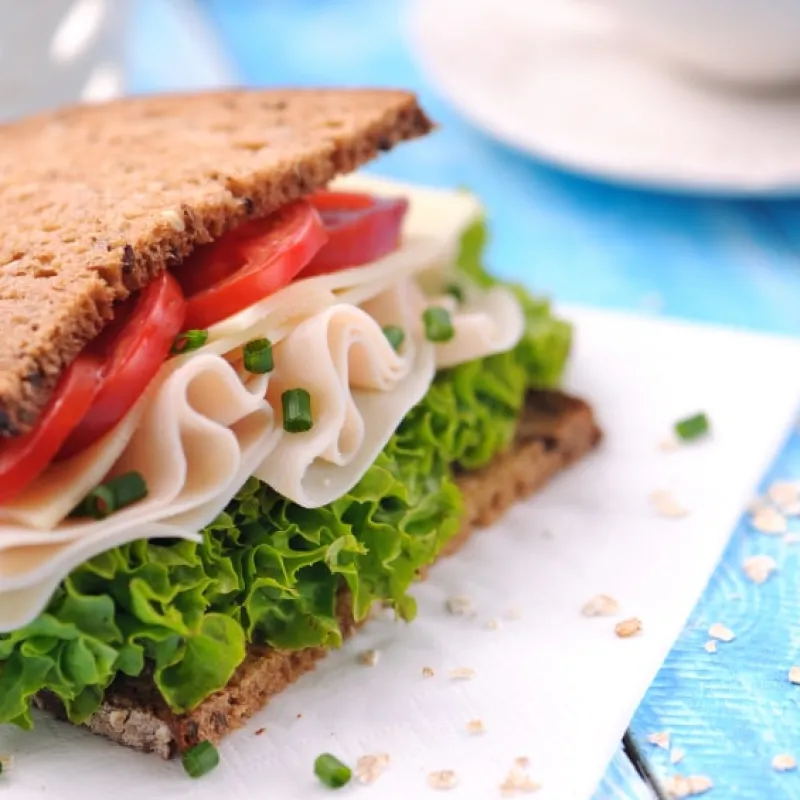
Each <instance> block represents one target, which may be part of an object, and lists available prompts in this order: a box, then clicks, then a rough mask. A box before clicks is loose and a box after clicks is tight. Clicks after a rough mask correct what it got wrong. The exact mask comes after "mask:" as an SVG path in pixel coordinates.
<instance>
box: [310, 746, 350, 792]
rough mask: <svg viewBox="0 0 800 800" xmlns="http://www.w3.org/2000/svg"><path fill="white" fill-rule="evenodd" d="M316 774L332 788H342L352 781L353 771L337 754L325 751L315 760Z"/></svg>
mask: <svg viewBox="0 0 800 800" xmlns="http://www.w3.org/2000/svg"><path fill="white" fill-rule="evenodd" d="M314 774H315V775H316V776H317V777H318V778H319V779H320V780H321V781H322V782H323V783H324V784H325V785H326V786H327V787H329V788H330V789H341V788H342V786H346V785H347V784H348V783H350V778H352V777H353V771H352V770H351V769H350V767H348V766H347V764H342V762H341V761H339V759H338V758H336V756H332V755H331V754H330V753H323V754H322V755H321V756H317V760H316V761H315V762H314Z"/></svg>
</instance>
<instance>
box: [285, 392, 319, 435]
mask: <svg viewBox="0 0 800 800" xmlns="http://www.w3.org/2000/svg"><path fill="white" fill-rule="evenodd" d="M281 405H282V406H283V429H284V430H285V431H286V432H287V433H305V431H310V430H311V429H312V428H313V427H314V420H312V419H311V395H310V394H309V393H308V392H307V391H306V390H305V389H289V390H287V391H285V392H284V393H283V395H281Z"/></svg>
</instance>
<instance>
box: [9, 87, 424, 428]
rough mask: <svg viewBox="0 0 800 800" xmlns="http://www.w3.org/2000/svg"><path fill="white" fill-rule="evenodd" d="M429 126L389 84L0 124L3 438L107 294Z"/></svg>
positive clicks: (231, 96)
mask: <svg viewBox="0 0 800 800" xmlns="http://www.w3.org/2000/svg"><path fill="white" fill-rule="evenodd" d="M431 129H432V123H431V121H430V120H429V119H428V118H427V116H426V115H425V113H424V112H423V111H422V109H421V108H420V107H419V105H418V103H417V100H416V98H415V97H414V95H412V94H409V93H407V92H402V91H394V90H381V89H376V90H366V89H365V90H356V89H347V90H336V89H323V90H305V89H304V90H267V91H264V90H260V91H258V90H232V91H222V92H214V93H202V94H186V95H160V96H155V97H139V98H131V99H125V100H121V101H116V102H112V103H108V104H104V105H96V106H77V107H73V108H68V109H64V110H61V111H57V112H54V113H48V114H44V115H40V116H37V117H32V118H29V119H27V120H24V121H21V122H17V123H12V124H9V125H5V126H0V220H2V222H0V437H10V436H15V435H18V434H20V433H24V432H25V431H26V430H29V429H30V427H31V426H32V425H33V423H34V422H35V421H36V419H37V417H38V415H39V413H40V412H41V410H42V408H43V406H44V404H45V403H46V401H47V399H48V398H49V396H50V395H51V394H52V391H53V388H54V386H55V384H56V382H57V380H58V378H59V376H60V375H61V373H62V372H63V370H64V369H65V367H66V366H67V365H68V364H69V363H70V362H71V361H72V360H73V359H74V358H75V356H76V355H77V354H78V353H79V352H80V350H81V348H82V347H83V346H84V345H85V344H86V343H87V342H89V341H91V339H92V338H94V337H95V336H96V335H97V334H98V332H99V331H100V330H101V329H102V327H103V325H104V324H105V323H106V322H108V321H109V320H110V319H111V318H112V316H113V311H112V306H113V304H114V303H115V302H116V301H119V300H122V299H124V298H125V297H126V296H127V295H128V294H129V293H130V292H132V291H135V290H136V289H139V288H141V287H142V286H144V285H145V284H147V283H148V281H150V280H151V279H152V278H153V277H154V276H155V275H156V274H158V273H159V272H161V271H162V270H164V269H168V268H169V267H171V266H173V265H175V264H177V263H179V262H180V261H181V260H182V259H184V258H185V257H186V256H187V255H188V254H189V253H190V252H191V251H192V250H193V249H194V248H195V247H196V246H197V245H199V244H203V243H207V242H209V241H212V240H214V239H216V238H218V237H219V236H220V235H221V234H222V233H224V232H225V231H226V230H229V229H230V228H232V227H234V226H236V225H237V224H239V223H240V222H242V221H243V220H245V219H248V218H253V217H260V216H265V215H267V214H269V213H270V212H272V211H274V210H275V209H277V208H279V207H280V206H282V205H284V204H285V203H287V202H289V201H291V200H293V199H296V198H297V197H299V196H302V195H305V194H308V193H309V192H312V191H314V190H315V189H318V188H320V187H322V186H324V185H325V184H326V183H328V182H329V181H330V180H331V179H332V178H333V177H335V176H336V175H338V174H341V173H347V172H350V171H352V170H354V169H356V168H357V167H358V166H360V165H361V164H364V163H365V162H367V161H369V160H370V159H372V158H374V157H375V156H376V155H377V154H378V153H379V152H381V151H385V150H390V149H391V148H392V147H394V145H395V144H397V143H398V142H401V141H403V140H406V139H412V138H414V137H417V136H422V135H423V134H426V133H428V132H429V131H430V130H431Z"/></svg>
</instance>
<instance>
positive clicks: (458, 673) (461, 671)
mask: <svg viewBox="0 0 800 800" xmlns="http://www.w3.org/2000/svg"><path fill="white" fill-rule="evenodd" d="M450 677H451V678H452V679H453V680H454V681H469V680H472V679H473V678H474V677H475V670H474V669H472V668H470V667H456V668H455V669H451V670H450Z"/></svg>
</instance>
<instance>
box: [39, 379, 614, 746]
mask: <svg viewBox="0 0 800 800" xmlns="http://www.w3.org/2000/svg"><path fill="white" fill-rule="evenodd" d="M600 437H601V434H600V430H599V428H598V426H597V423H596V422H595V419H594V416H593V414H592V410H591V408H590V407H589V406H588V405H587V404H586V403H585V402H583V401H582V400H578V399H576V398H573V397H569V396H568V395H565V394H562V393H560V392H548V391H535V392H531V393H530V395H529V397H528V402H527V406H526V409H525V413H524V415H523V417H522V419H521V421H520V424H519V427H518V430H517V436H516V439H515V441H514V444H513V446H512V447H511V449H510V450H509V451H508V452H506V453H504V454H502V455H500V456H498V457H497V458H495V459H494V461H493V462H492V463H491V464H489V465H488V466H487V467H485V468H483V469H481V470H478V471H475V472H469V473H463V474H462V475H460V476H459V477H458V482H459V485H460V487H461V489H462V491H463V494H464V497H465V500H466V509H465V515H464V520H463V524H462V527H461V530H460V532H459V533H458V534H457V535H456V536H455V537H454V538H453V539H451V541H450V542H449V543H448V546H447V547H446V548H445V551H444V552H443V553H442V555H451V554H452V553H454V552H456V551H457V550H458V549H459V548H460V547H462V546H463V545H464V544H465V543H466V542H467V540H468V539H469V538H470V537H471V536H472V534H473V533H474V532H475V530H476V529H477V528H480V527H484V526H486V525H489V524H491V523H492V522H494V521H496V520H497V519H498V518H499V517H501V516H502V515H503V514H504V513H505V511H507V510H508V508H510V507H511V506H512V505H513V504H514V503H515V502H516V501H517V500H521V499H523V498H525V497H527V496H528V495H530V494H532V493H533V492H535V491H537V490H538V489H540V488H541V487H542V486H544V484H546V483H547V482H548V481H549V480H550V478H552V477H553V476H554V475H555V474H556V473H558V472H560V471H561V470H562V469H565V468H566V467H568V466H569V465H571V464H573V463H574V462H575V461H577V460H578V459H580V458H582V457H583V456H584V455H586V454H587V453H588V452H590V451H591V450H592V449H593V448H594V447H595V446H596V445H597V444H598V443H599V441H600ZM421 577H425V576H424V575H423V576H421ZM337 616H338V619H339V624H340V626H341V629H342V633H343V634H344V636H345V637H349V636H351V635H352V634H353V633H354V632H355V631H356V629H357V627H358V625H357V624H356V623H355V622H354V620H353V613H352V608H351V604H350V597H349V595H348V594H347V593H346V592H342V594H341V595H340V598H339V607H338V611H337ZM326 653H327V650H326V649H325V648H322V647H310V648H307V649H304V650H297V651H292V652H289V651H280V650H274V649H272V648H270V647H267V646H257V645H251V646H250V648H249V650H248V653H247V657H246V659H245V661H244V663H243V664H242V665H241V666H240V667H239V668H238V669H237V671H236V673H235V674H234V676H233V678H232V679H231V680H230V682H229V683H228V685H227V686H226V687H225V688H224V689H222V690H221V691H219V692H216V693H215V694H213V695H212V696H211V697H209V698H208V699H207V700H205V701H203V702H202V703H201V704H200V705H199V706H197V707H196V708H195V709H193V710H192V711H190V712H189V713H187V714H173V713H172V712H171V711H170V709H169V708H168V707H167V705H166V704H165V702H164V700H163V699H162V697H161V695H160V694H159V693H158V691H157V689H156V687H155V684H154V683H153V681H152V680H151V679H150V678H148V677H140V678H135V679H131V678H120V679H119V680H117V682H116V683H114V684H113V685H112V686H111V687H110V689H109V690H108V692H107V693H106V696H105V699H104V701H103V705H102V707H101V709H100V711H98V712H97V713H96V714H94V716H92V717H91V718H90V719H89V720H88V721H87V722H86V723H85V724H86V726H87V727H88V728H89V729H90V730H91V731H92V732H94V733H96V734H100V735H102V736H105V737H107V738H109V739H111V740H112V741H114V742H116V743H118V744H121V745H125V746H127V747H132V748H135V749H137V750H143V751H145V752H152V753H156V754H157V755H159V756H161V757H162V758H170V757H172V756H173V755H175V754H176V753H179V752H184V751H186V750H187V749H189V748H190V747H192V746H194V745H196V744H197V743H198V742H201V741H204V740H207V741H210V742H214V743H217V742H219V741H220V740H221V739H222V738H223V737H224V736H225V735H226V734H227V733H229V732H230V731H232V730H235V729H236V728H239V727H241V726H242V725H243V724H244V723H245V722H246V721H247V720H248V719H249V718H250V717H251V716H252V715H253V714H254V713H256V712H257V711H259V710H260V709H261V708H263V707H264V706H265V705H266V704H267V703H268V702H269V700H270V698H272V697H274V696H275V695H277V694H279V693H280V692H282V691H283V690H284V689H286V688H287V687H288V686H289V685H290V684H292V683H294V681H296V680H297V679H298V678H299V677H300V676H301V675H303V674H304V673H306V672H309V671H310V670H313V669H314V667H315V665H316V663H317V662H318V661H319V660H320V659H321V658H323V657H324V656H325V655H326ZM36 702H37V704H38V705H39V706H40V707H41V708H44V709H46V710H48V711H50V712H52V713H55V714H56V715H58V716H60V717H62V718H63V717H64V713H63V707H62V706H61V705H60V703H59V702H58V701H57V700H56V699H55V698H54V697H53V696H51V695H47V694H42V695H39V696H38V697H37V698H36Z"/></svg>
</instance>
